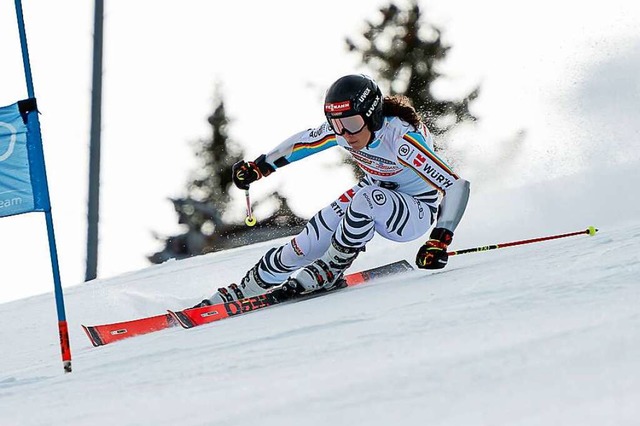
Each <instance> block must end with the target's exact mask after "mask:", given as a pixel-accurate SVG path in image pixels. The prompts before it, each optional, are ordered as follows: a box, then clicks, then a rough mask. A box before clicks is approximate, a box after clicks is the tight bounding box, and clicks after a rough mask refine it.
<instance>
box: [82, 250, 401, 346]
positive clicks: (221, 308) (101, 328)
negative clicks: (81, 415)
mask: <svg viewBox="0 0 640 426" xmlns="http://www.w3.org/2000/svg"><path fill="white" fill-rule="evenodd" d="M412 269H413V268H412V267H411V265H410V264H409V263H408V262H407V261H405V260H401V261H398V262H393V263H390V264H387V265H383V266H379V267H377V268H373V269H369V270H366V271H362V272H355V273H352V274H348V275H345V280H346V283H347V286H349V287H351V286H354V285H357V284H361V283H364V282H366V281H369V280H371V279H373V278H376V277H381V276H386V275H391V274H395V273H400V272H404V271H410V270H412ZM325 293H330V292H325ZM325 293H312V294H311V295H308V296H306V297H303V298H302V299H306V298H310V297H317V296H320V295H322V294H325ZM268 299H271V298H270V297H269V296H267V295H262V296H257V297H253V298H248V299H243V300H241V301H239V302H231V303H221V304H219V305H212V306H206V307H204V308H191V309H186V310H183V311H176V312H175V313H174V314H173V315H176V316H183V314H184V315H187V317H188V318H190V317H193V318H194V320H191V321H195V322H198V325H199V324H205V323H208V322H213V321H217V320H220V319H223V318H228V317H231V316H236V315H238V314H241V313H245V312H250V311H253V310H256V309H260V308H264V307H266V306H271V305H274V304H277V303H268V301H267V300H268ZM295 300H300V298H297V299H294V301H295ZM271 302H272V300H271ZM186 312H188V314H185V313H186ZM173 315H172V314H171V313H166V314H162V315H155V316H151V317H145V318H139V319H135V320H130V321H123V322H117V323H113V324H103V325H91V326H85V325H83V326H82V328H83V329H84V331H85V333H87V336H88V337H89V340H91V343H92V344H93V346H102V345H107V344H109V343H113V342H117V341H119V340H122V339H126V338H129V337H134V336H140V335H142V334H148V333H152V332H154V331H160V330H164V329H166V328H170V327H175V326H177V325H179V324H180V325H182V326H183V327H184V326H185V324H187V325H188V323H186V321H187V320H185V319H183V320H184V321H185V323H178V322H177V321H176V319H175V317H174V316H173ZM200 318H202V320H201V319H200Z"/></svg>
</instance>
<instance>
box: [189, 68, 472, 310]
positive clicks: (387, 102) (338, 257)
mask: <svg viewBox="0 0 640 426" xmlns="http://www.w3.org/2000/svg"><path fill="white" fill-rule="evenodd" d="M324 112H325V116H326V118H327V121H326V122H324V123H323V124H322V125H320V127H318V128H315V129H308V130H305V131H302V132H299V133H296V134H295V135H293V136H291V137H290V138H288V139H286V140H285V141H284V142H282V143H281V144H280V145H278V146H277V147H276V148H275V149H273V150H271V151H269V152H268V153H267V154H263V155H261V156H259V157H258V158H257V159H256V160H255V161H250V162H245V161H240V162H238V163H236V164H235V165H234V166H233V182H234V184H235V185H236V186H237V187H238V188H240V189H249V185H250V184H251V183H253V182H255V181H257V180H258V179H261V178H263V177H267V176H269V175H270V174H271V173H273V172H275V171H276V170H277V169H279V168H281V167H284V166H286V165H287V164H289V163H291V162H293V161H298V160H301V159H303V158H305V157H308V156H309V155H312V154H316V153H318V152H320V151H323V150H325V149H327V148H331V147H334V146H336V145H338V146H340V147H342V148H344V149H346V150H347V151H348V152H349V153H350V154H351V155H352V157H353V159H354V160H355V161H356V163H357V164H358V166H359V167H360V168H361V169H362V171H363V172H364V173H365V178H364V179H362V180H361V181H360V182H359V183H358V184H357V185H355V186H354V187H352V188H351V189H348V190H347V191H346V192H345V193H344V194H342V195H341V196H340V197H338V199H336V200H335V201H334V202H332V203H331V204H329V205H328V206H326V207H325V208H323V209H322V210H320V211H319V212H318V213H316V214H315V216H313V217H312V218H311V219H310V220H309V222H308V223H307V225H306V227H305V229H304V230H303V231H302V232H301V233H300V234H299V235H297V236H295V237H294V238H293V239H292V240H291V241H289V242H287V243H286V244H284V245H282V246H280V247H277V248H272V249H270V250H269V251H267V253H266V254H265V255H264V256H262V258H261V259H260V261H258V263H256V265H255V266H253V267H252V268H251V269H250V270H249V271H248V272H247V273H246V275H245V276H244V278H242V280H241V281H240V284H231V285H230V286H228V287H223V288H220V289H218V291H217V292H216V293H215V294H214V295H213V296H212V297H211V298H210V299H205V300H204V301H203V302H202V303H201V304H200V305H199V306H202V305H209V304H216V303H221V302H230V301H233V300H236V299H242V298H244V297H251V296H255V295H258V294H263V293H265V292H266V291H267V290H268V289H270V288H273V287H274V286H278V285H280V284H283V283H285V286H284V287H287V288H289V291H291V292H292V293H299V292H310V291H315V290H318V289H321V288H326V289H328V288H331V287H332V286H333V285H334V284H336V282H338V281H339V279H340V278H341V277H342V275H343V273H344V272H345V270H346V269H347V268H348V267H349V266H350V265H351V263H352V262H353V261H354V259H355V258H356V256H358V254H359V253H360V252H361V251H363V250H364V247H365V245H366V244H367V242H368V241H369V240H371V239H372V238H373V236H374V234H375V233H376V232H377V233H378V234H380V235H382V236H383V237H385V238H387V239H389V240H392V241H399V242H404V241H412V240H415V239H417V238H420V237H421V236H423V235H424V234H425V233H426V232H427V231H428V230H429V228H430V227H431V225H432V224H433V222H434V221H435V222H436V226H435V227H434V229H433V230H432V231H431V234H430V237H429V240H428V241H427V242H426V243H425V244H424V245H422V247H421V248H420V249H419V251H418V253H417V255H416V264H417V266H418V267H419V268H424V269H439V268H443V267H444V266H445V265H446V264H447V260H448V255H447V246H448V245H449V244H450V243H451V239H452V237H453V231H455V229H456V226H457V225H458V223H459V222H460V219H461V218H462V215H463V213H464V211H465V208H466V206H467V200H468V197H469V182H467V181H466V180H464V179H462V178H460V177H459V176H458V175H456V174H455V173H454V172H453V171H452V170H451V168H450V167H449V166H448V165H447V164H446V163H445V162H444V161H442V160H441V159H440V158H438V156H437V155H436V154H435V153H434V151H433V140H432V138H431V134H430V133H429V131H428V130H427V128H426V127H425V125H424V124H423V123H422V122H421V120H420V117H419V116H418V114H417V112H416V111H415V109H414V108H413V106H411V104H410V102H409V100H408V98H406V97H404V96H387V97H385V98H383V96H382V92H381V91H380V89H379V88H378V85H377V84H376V83H375V81H373V80H372V79H371V78H369V77H367V76H365V75H347V76H344V77H342V78H340V79H338V80H337V81H336V82H334V83H333V84H332V85H331V87H330V88H329V90H328V91H327V94H326V97H325V102H324Z"/></svg>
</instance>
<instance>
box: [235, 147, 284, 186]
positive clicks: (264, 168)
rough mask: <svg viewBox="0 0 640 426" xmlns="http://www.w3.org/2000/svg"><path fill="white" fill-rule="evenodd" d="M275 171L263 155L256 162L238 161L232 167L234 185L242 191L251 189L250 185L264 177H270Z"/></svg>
mask: <svg viewBox="0 0 640 426" xmlns="http://www.w3.org/2000/svg"><path fill="white" fill-rule="evenodd" d="M274 171H275V169H274V168H273V166H271V164H269V163H267V161H266V160H265V156H264V155H261V156H260V157H258V158H256V160H255V161H249V162H248V163H247V162H246V161H244V160H242V161H238V162H237V163H236V164H234V165H233V166H231V175H232V178H233V183H234V184H235V185H236V186H237V187H238V188H240V189H249V185H250V184H251V183H253V182H255V181H257V180H258V179H260V178H261V177H263V176H269V175H270V174H271V173H272V172H274Z"/></svg>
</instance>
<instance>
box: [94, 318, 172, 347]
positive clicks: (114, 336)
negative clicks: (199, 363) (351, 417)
mask: <svg viewBox="0 0 640 426" xmlns="http://www.w3.org/2000/svg"><path fill="white" fill-rule="evenodd" d="M176 325H178V324H177V323H176V322H175V320H174V319H173V317H172V316H171V315H169V314H162V315H155V316H152V317H145V318H139V319H135V320H131V321H123V322H116V323H113V324H103V325H83V326H82V328H83V329H84V331H85V333H87V336H88V337H89V340H91V343H92V344H93V346H102V345H106V344H108V343H113V342H117V341H118V340H122V339H126V338H128V337H133V336H139V335H141V334H147V333H152V332H154V331H160V330H164V329H165V328H169V327H174V326H176Z"/></svg>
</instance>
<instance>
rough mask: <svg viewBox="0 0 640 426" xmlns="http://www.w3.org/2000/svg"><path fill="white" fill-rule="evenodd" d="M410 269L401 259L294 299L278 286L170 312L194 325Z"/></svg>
mask: <svg viewBox="0 0 640 426" xmlns="http://www.w3.org/2000/svg"><path fill="white" fill-rule="evenodd" d="M411 270H413V268H412V267H411V265H410V264H409V262H407V261H406V260H401V261H398V262H394V263H390V264H387V265H383V266H379V267H377V268H373V269H369V270H366V271H362V272H357V273H354V274H349V275H345V279H344V282H343V285H341V286H338V287H335V288H332V289H329V290H319V291H315V292H312V293H306V294H302V295H299V296H296V297H294V298H291V299H283V298H281V297H279V294H278V289H276V290H275V291H272V292H267V293H265V294H261V295H258V296H253V297H247V298H245V299H241V300H238V301H233V302H225V303H220V304H217V305H210V306H202V307H198V308H188V309H184V310H181V311H171V310H170V311H168V312H169V314H171V315H172V316H173V318H174V320H175V321H176V322H177V323H179V324H180V325H181V326H182V327H184V328H193V327H197V326H199V325H203V324H208V323H211V322H214V321H220V320H222V319H225V318H231V317H235V316H238V315H241V314H246V313H248V312H254V311H257V310H259V309H264V308H268V307H270V306H274V305H278V304H281V303H283V302H284V303H289V302H297V301H301V300H307V299H311V298H314V297H319V296H323V295H325V294H329V293H333V292H334V291H338V290H340V289H342V288H345V287H353V286H355V285H358V284H362V283H364V282H367V281H369V280H372V279H374V278H378V277H383V276H387V275H392V274H397V273H401V272H405V271H411Z"/></svg>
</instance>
